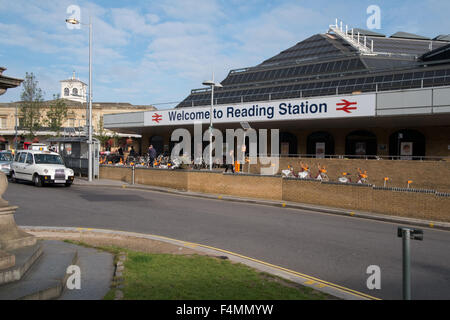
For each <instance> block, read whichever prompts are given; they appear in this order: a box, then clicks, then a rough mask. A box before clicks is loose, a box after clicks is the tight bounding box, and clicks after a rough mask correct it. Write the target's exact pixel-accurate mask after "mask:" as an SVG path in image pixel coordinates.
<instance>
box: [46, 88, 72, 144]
mask: <svg viewBox="0 0 450 320" xmlns="http://www.w3.org/2000/svg"><path fill="white" fill-rule="evenodd" d="M67 116H68V111H67V105H66V103H65V102H64V100H63V99H61V98H60V96H59V95H54V96H53V101H52V103H50V106H49V108H48V110H47V114H46V119H45V120H44V123H45V124H46V125H47V127H49V128H50V130H52V131H54V132H56V133H57V135H59V133H60V131H61V127H62V125H63V123H64V122H65V121H66V120H67Z"/></svg>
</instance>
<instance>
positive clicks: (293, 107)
mask: <svg viewBox="0 0 450 320" xmlns="http://www.w3.org/2000/svg"><path fill="white" fill-rule="evenodd" d="M374 115H375V95H362V96H349V97H332V98H323V99H309V100H289V101H278V102H276V104H275V103H274V102H269V103H267V102H263V103H254V104H246V105H237V106H215V107H214V108H213V110H212V117H213V122H215V123H227V122H228V123H229V122H240V121H249V122H252V121H258V122H260V121H274V120H301V119H327V118H348V117H365V116H374ZM210 116H211V111H210V108H208V107H201V108H180V109H171V110H162V111H152V112H146V113H145V116H144V123H145V125H146V126H155V125H182V124H193V123H195V122H204V123H206V122H209V120H210Z"/></svg>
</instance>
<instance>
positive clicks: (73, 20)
mask: <svg viewBox="0 0 450 320" xmlns="http://www.w3.org/2000/svg"><path fill="white" fill-rule="evenodd" d="M66 22H67V23H70V24H79V23H80V21H78V20H77V19H75V18H70V19H66Z"/></svg>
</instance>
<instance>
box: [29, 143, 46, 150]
mask: <svg viewBox="0 0 450 320" xmlns="http://www.w3.org/2000/svg"><path fill="white" fill-rule="evenodd" d="M28 150H33V151H48V146H47V145H46V144H44V143H33V144H32V145H31V146H30V147H29V148H28Z"/></svg>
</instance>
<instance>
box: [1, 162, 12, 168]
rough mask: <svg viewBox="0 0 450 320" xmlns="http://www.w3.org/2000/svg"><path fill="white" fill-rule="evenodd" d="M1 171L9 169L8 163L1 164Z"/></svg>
mask: <svg viewBox="0 0 450 320" xmlns="http://www.w3.org/2000/svg"><path fill="white" fill-rule="evenodd" d="M2 169H11V165H10V164H8V163H5V164H2Z"/></svg>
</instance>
